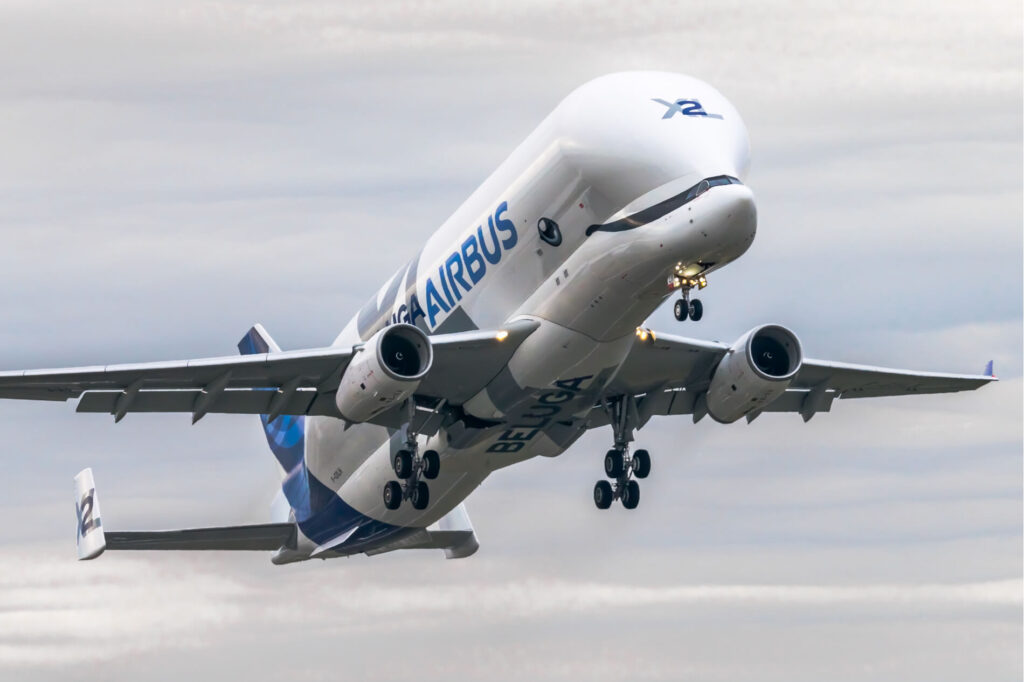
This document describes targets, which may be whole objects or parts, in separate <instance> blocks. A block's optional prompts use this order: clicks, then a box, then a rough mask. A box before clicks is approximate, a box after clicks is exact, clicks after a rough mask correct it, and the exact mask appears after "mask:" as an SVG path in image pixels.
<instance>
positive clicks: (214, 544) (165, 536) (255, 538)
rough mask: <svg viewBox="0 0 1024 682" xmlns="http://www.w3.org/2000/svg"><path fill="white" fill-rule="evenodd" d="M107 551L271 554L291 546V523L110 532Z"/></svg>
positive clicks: (292, 535)
mask: <svg viewBox="0 0 1024 682" xmlns="http://www.w3.org/2000/svg"><path fill="white" fill-rule="evenodd" d="M106 538H107V549H111V550H115V549H184V550H251V551H273V550H277V549H280V548H281V547H294V546H295V524H294V523H264V524H260V525H255V526H223V527H220V528H186V529H183V530H141V531H112V532H108V533H107V534H106Z"/></svg>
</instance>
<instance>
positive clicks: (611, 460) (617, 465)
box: [604, 450, 626, 478]
mask: <svg viewBox="0 0 1024 682" xmlns="http://www.w3.org/2000/svg"><path fill="white" fill-rule="evenodd" d="M604 473H605V474H607V475H608V478H618V477H619V476H621V475H622V474H624V473H626V458H625V457H624V456H623V454H622V451H621V450H609V451H608V454H606V455H605V456H604Z"/></svg>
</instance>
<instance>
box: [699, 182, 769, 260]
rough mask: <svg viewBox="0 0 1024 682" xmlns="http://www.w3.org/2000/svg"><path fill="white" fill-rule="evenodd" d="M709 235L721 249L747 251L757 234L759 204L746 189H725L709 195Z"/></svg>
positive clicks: (719, 188) (726, 186)
mask: <svg viewBox="0 0 1024 682" xmlns="http://www.w3.org/2000/svg"><path fill="white" fill-rule="evenodd" d="M708 199H709V200H710V201H709V202H708V203H709V204H710V205H709V206H708V209H707V218H708V221H707V222H708V223H709V224H708V228H709V232H710V234H709V235H708V236H709V237H711V238H712V239H714V240H715V242H717V243H718V244H719V245H720V246H722V247H740V248H742V249H743V250H746V247H748V246H750V244H751V242H753V241H754V235H755V234H756V233H757V204H756V202H755V201H754V193H753V192H752V191H751V190H750V188H749V187H747V186H746V185H725V186H723V187H715V188H713V191H711V192H708Z"/></svg>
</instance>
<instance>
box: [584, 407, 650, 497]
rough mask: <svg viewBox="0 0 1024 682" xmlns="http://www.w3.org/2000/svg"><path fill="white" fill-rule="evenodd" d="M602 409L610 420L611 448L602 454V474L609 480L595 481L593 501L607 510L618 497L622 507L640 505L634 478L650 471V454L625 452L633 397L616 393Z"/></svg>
mask: <svg viewBox="0 0 1024 682" xmlns="http://www.w3.org/2000/svg"><path fill="white" fill-rule="evenodd" d="M605 411H606V412H607V413H608V416H609V417H610V419H611V423H612V431H613V433H614V434H615V447H613V448H612V449H611V450H609V451H608V452H607V453H606V454H605V456H604V473H605V475H606V476H608V478H610V479H613V480H612V481H604V480H602V481H598V482H597V483H596V484H595V485H594V504H595V505H596V506H597V508H598V509H608V507H610V506H612V502H614V501H615V500H621V501H622V506H623V507H625V508H626V509H636V506H637V505H638V504H640V484H639V483H637V482H636V480H635V479H636V478H647V476H648V474H650V473H651V454H650V453H649V452H647V450H637V451H636V452H634V453H633V455H632V456H630V454H629V443H630V441H632V440H633V428H634V425H635V424H636V423H637V421H638V415H637V412H636V401H635V399H634V398H633V396H617V397H615V398H612V399H610V400H608V401H606V402H605Z"/></svg>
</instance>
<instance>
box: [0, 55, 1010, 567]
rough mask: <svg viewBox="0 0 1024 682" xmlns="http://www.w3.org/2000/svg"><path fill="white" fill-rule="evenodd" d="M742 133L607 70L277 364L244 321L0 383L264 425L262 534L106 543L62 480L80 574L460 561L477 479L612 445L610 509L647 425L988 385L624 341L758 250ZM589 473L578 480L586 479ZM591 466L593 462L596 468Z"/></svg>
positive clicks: (696, 91)
mask: <svg viewBox="0 0 1024 682" xmlns="http://www.w3.org/2000/svg"><path fill="white" fill-rule="evenodd" d="M748 163H749V143H748V138H747V131H746V129H745V127H744V125H743V122H742V121H741V120H740V117H739V114H738V113H737V112H736V109H734V108H733V106H732V105H731V104H730V103H729V102H728V101H727V100H726V99H725V98H724V97H723V96H722V95H721V94H720V93H719V92H718V91H716V90H715V89H714V88H712V87H710V86H708V85H707V84H705V83H702V82H701V81H699V80H696V79H694V78H690V77H687V76H682V75H677V74H670V73H621V74H614V75H609V76H605V77H602V78H598V79H596V80H594V81H591V82H589V83H587V84H585V85H583V86H582V87H580V88H578V89H577V90H576V91H574V92H573V93H572V94H570V95H569V96H568V97H567V98H566V99H565V100H564V101H562V103H561V104H559V105H558V107H557V108H556V109H555V110H554V111H553V112H552V113H551V115H549V116H548V117H547V118H546V119H545V120H544V121H543V122H542V123H541V124H540V126H539V127H538V128H537V129H536V130H535V131H534V132H533V133H531V134H530V136H529V137H527V138H526V140H525V141H524V142H523V143H522V144H521V145H519V147H518V148H517V149H516V150H515V151H514V152H513V153H512V155H511V156H510V157H509V158H508V159H507V160H506V161H505V162H504V163H502V164H501V166H499V167H498V169H497V170H496V171H494V173H493V174H492V175H491V176H490V177H489V178H488V179H487V180H486V181H485V182H484V183H483V184H482V185H481V186H480V187H479V188H478V189H477V190H476V191H475V192H474V193H473V194H472V195H471V196H470V197H469V199H468V200H467V201H466V202H465V203H464V204H463V205H462V206H461V207H459V209H458V210H457V211H456V212H455V214H454V215H452V217H451V218H449V219H448V221H447V222H445V223H444V225H442V226H441V228H440V229H439V230H438V231H437V232H435V233H434V234H433V235H431V236H430V237H429V238H428V239H427V241H426V243H425V244H424V245H423V248H422V249H421V250H420V252H419V253H418V254H416V256H414V257H413V258H412V260H411V261H409V262H408V263H407V264H405V265H404V266H402V267H401V268H399V270H398V272H396V273H395V274H394V275H393V276H392V277H391V278H390V279H389V280H387V282H385V283H384V285H383V286H382V287H381V288H380V290H379V291H378V292H377V293H376V294H375V295H374V296H373V297H372V298H371V299H370V301H369V302H368V303H367V304H366V305H365V306H363V308H362V309H361V310H360V311H359V312H358V313H357V314H356V315H355V317H353V318H352V320H351V321H350V322H349V323H348V325H347V326H346V327H345V328H344V329H343V330H342V332H341V334H339V335H338V337H337V338H336V339H335V340H334V343H333V344H332V345H331V346H329V347H326V348H313V349H307V350H293V351H282V350H281V349H280V348H279V347H278V346H277V344H275V343H274V341H273V340H272V339H271V338H270V336H269V335H268V334H267V332H266V331H265V330H264V329H263V328H262V327H261V326H260V325H256V326H255V327H253V328H252V329H250V330H249V332H248V333H247V334H246V335H245V336H244V337H243V338H242V340H241V341H240V342H239V344H238V349H239V350H240V351H241V356H233V357H214V358H202V359H198V360H186V361H179V362H154V363H145V364H131V365H106V366H97V367H76V368H71V369H56V370H30V371H18V372H4V373H0V397H3V398H16V399H27V400H68V399H71V398H76V399H78V407H77V411H79V412H102V413H106V414H111V415H113V416H114V421H115V422H117V421H120V420H121V419H123V418H124V417H125V415H127V414H129V413H131V412H185V413H190V414H191V415H192V422H193V423H195V422H196V421H198V420H199V419H201V418H202V417H203V416H205V415H207V414H209V413H245V414H250V413H251V414H255V415H260V419H261V420H262V423H263V429H264V430H265V432H266V436H267V441H268V442H269V444H270V449H271V451H272V452H273V454H274V456H275V457H276V458H277V461H278V463H279V464H280V469H281V472H282V481H283V482H282V484H281V491H280V493H279V494H278V497H277V499H276V500H275V502H274V503H273V504H272V505H271V517H272V518H271V520H272V521H273V522H272V523H268V524H263V525H252V526H234V527H215V528H193V529H185V530H163V531H131V532H128V531H117V532H115V531H108V530H106V529H105V528H104V527H103V524H102V522H101V517H100V506H99V500H98V498H97V495H96V488H95V485H94V483H93V476H92V472H91V470H90V469H85V470H84V471H82V472H81V473H79V474H78V476H76V477H75V502H76V506H77V512H78V555H79V558H81V559H92V558H95V557H97V556H99V555H100V554H101V553H102V552H103V551H104V549H112V550H113V549H235V550H266V551H273V552H274V553H273V555H272V559H271V560H272V561H273V562H274V563H277V564H284V563H289V562H294V561H303V560H306V559H311V558H329V557H338V556H347V555H352V554H356V553H366V554H371V555H372V554H380V553H383V552H390V551H392V550H396V549H411V548H436V549H443V550H444V552H445V554H446V556H447V557H448V558H461V557H466V556H469V555H471V554H473V553H474V552H475V551H476V549H477V547H478V544H477V538H476V535H475V533H474V530H473V527H472V525H471V524H470V521H469V517H468V516H467V514H466V511H465V508H464V506H463V500H465V499H466V497H467V496H468V495H469V494H470V493H471V492H473V490H474V489H476V487H477V486H479V485H480V483H481V482H482V481H483V480H484V479H485V478H487V477H488V476H489V475H490V474H491V473H492V472H493V471H495V470H496V469H500V468H502V467H506V466H509V465H511V464H515V463H517V462H522V461H524V460H526V459H529V458H531V457H536V456H538V455H542V456H545V457H554V456H556V455H558V454H560V453H562V452H564V451H565V450H566V449H567V448H568V447H569V446H570V445H572V443H573V442H574V441H576V439H578V438H579V437H580V436H581V435H582V434H583V433H584V432H586V431H587V430H588V429H594V428H599V427H604V426H610V427H611V428H610V431H611V434H612V441H611V449H609V450H608V452H607V454H606V455H605V456H604V473H605V475H606V477H607V478H602V479H601V480H599V481H598V482H597V484H596V485H595V486H594V503H595V504H596V505H597V507H598V508H599V509H607V508H608V507H609V506H610V505H611V504H612V503H613V502H614V501H616V500H618V501H619V502H621V503H622V506H623V507H625V508H626V509H633V508H635V507H636V506H637V503H638V502H639V501H640V487H639V485H638V483H637V479H643V478H645V477H647V475H648V474H649V473H650V472H651V460H652V458H651V455H650V454H649V453H648V452H647V451H646V450H643V449H632V448H631V447H630V446H631V444H632V443H633V441H634V434H635V432H636V431H638V430H639V429H640V428H641V427H643V426H644V425H645V424H646V423H647V422H648V421H649V420H650V419H651V417H653V416H655V415H691V416H692V418H693V421H694V422H697V421H699V420H701V419H703V418H704V417H711V418H712V419H714V420H715V421H717V422H720V423H723V424H730V423H733V422H736V421H739V420H740V419H746V420H747V421H748V422H750V421H753V420H754V419H756V418H757V417H758V416H759V415H761V414H762V413H763V412H795V413H797V414H799V415H800V416H801V417H803V420H804V421H807V420H809V419H810V418H811V417H813V416H814V415H815V414H816V413H818V412H828V411H829V410H830V409H831V407H832V404H833V402H834V401H835V400H836V399H837V398H840V399H846V398H869V397H876V396H894V395H905V394H917V393H942V392H949V391H966V390H973V389H976V388H978V387H980V386H982V385H984V384H986V383H987V382H989V381H992V380H993V379H994V377H993V376H991V364H990V365H989V367H988V368H987V370H986V374H985V375H956V374H934V373H926V372H912V371H905V370H896V369H884V368H879V367H866V366H861V365H850V364H844V363H840V362H827V361H822V360H812V359H810V358H806V357H804V354H803V349H802V346H801V344H800V341H799V340H798V339H797V337H796V335H795V334H794V333H793V332H792V331H790V330H789V329H786V328H785V327H782V326H780V325H777V324H764V325H760V326H757V327H754V328H753V329H751V330H750V331H748V332H747V333H745V334H743V335H742V336H741V337H740V338H739V339H737V340H736V342H735V343H733V344H730V345H726V344H719V343H710V342H707V341H699V340H695V339H689V338H682V337H679V336H672V335H669V334H661V333H655V332H653V331H650V330H647V329H645V328H643V327H642V326H641V325H643V323H644V321H645V320H646V319H647V317H648V316H649V315H651V313H653V312H654V310H655V309H656V308H658V306H659V305H661V304H662V302H664V301H665V300H666V299H667V298H670V297H676V300H675V316H676V319H678V320H679V321H683V320H687V319H689V320H692V321H697V320H700V319H701V316H702V315H703V306H702V305H701V302H700V301H699V300H698V299H696V298H694V297H693V296H692V294H693V292H694V291H695V290H700V289H703V288H704V287H705V286H706V285H707V281H708V278H710V277H711V276H712V273H714V272H715V271H716V270H718V269H719V268H722V267H724V266H725V265H727V264H729V263H730V262H732V261H734V260H735V259H737V258H739V257H740V256H741V255H742V254H743V253H744V252H745V251H746V250H747V249H748V248H749V247H750V244H751V242H753V240H754V233H755V231H756V225H757V214H756V210H755V203H754V195H753V193H752V192H751V191H750V189H749V188H748V187H747V186H746V185H745V184H744V183H743V178H744V177H745V175H746V170H747V167H748ZM595 464H596V463H595ZM595 468H596V466H595Z"/></svg>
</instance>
